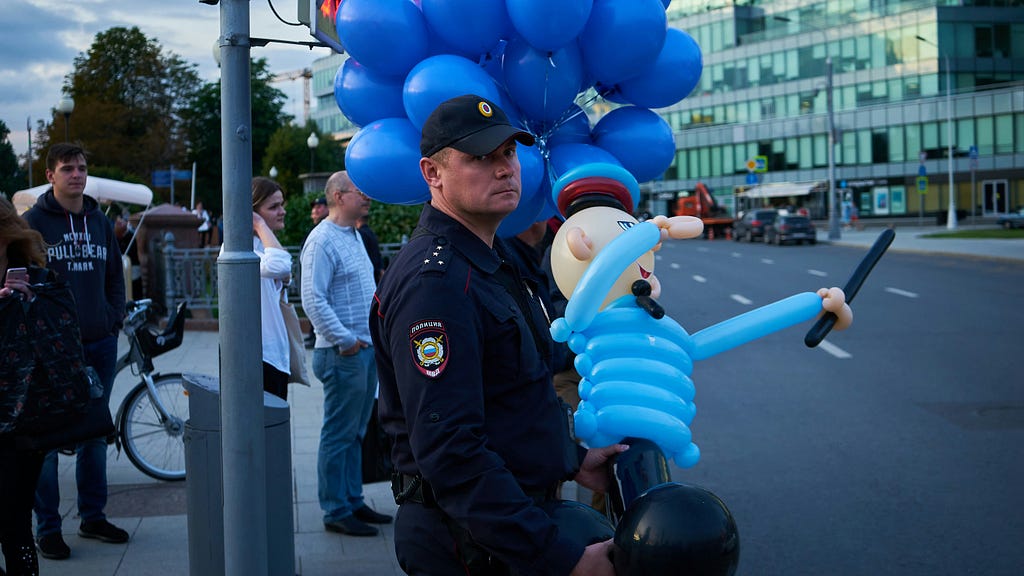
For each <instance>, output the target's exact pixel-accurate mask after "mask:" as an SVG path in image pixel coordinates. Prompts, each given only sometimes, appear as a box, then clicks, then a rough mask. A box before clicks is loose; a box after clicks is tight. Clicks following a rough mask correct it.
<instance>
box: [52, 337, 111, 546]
mask: <svg viewBox="0 0 1024 576" xmlns="http://www.w3.org/2000/svg"><path fill="white" fill-rule="evenodd" d="M82 351H83V352H84V353H85V363H86V364H87V365H89V366H92V367H93V368H94V369H95V370H96V374H98V375H99V377H100V381H101V382H103V399H104V400H106V401H107V402H108V403H109V402H110V391H111V390H112V389H113V388H114V376H115V374H114V368H116V366H117V337H116V336H109V337H107V338H104V339H102V340H97V341H95V342H91V343H89V344H83V345H82ZM75 464H76V468H75V480H76V483H77V484H78V515H79V516H80V517H81V519H82V522H95V521H97V520H104V519H106V515H105V514H104V513H103V509H104V508H106V506H107V441H106V439H105V438H97V439H95V440H90V441H88V442H83V443H82V444H79V445H78V450H77V458H76V462H75ZM35 511H36V535H37V536H45V535H47V534H53V533H54V532H60V528H61V517H60V484H59V482H58V479H57V452H56V451H54V452H50V453H48V454H47V455H46V457H45V458H44V459H43V469H42V472H40V474H39V482H38V483H37V484H36V501H35Z"/></svg>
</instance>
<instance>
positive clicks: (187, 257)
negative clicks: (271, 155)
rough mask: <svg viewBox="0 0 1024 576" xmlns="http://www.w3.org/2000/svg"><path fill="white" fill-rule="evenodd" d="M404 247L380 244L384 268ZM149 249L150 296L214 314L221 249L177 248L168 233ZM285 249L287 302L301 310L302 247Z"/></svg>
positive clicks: (167, 303)
mask: <svg viewBox="0 0 1024 576" xmlns="http://www.w3.org/2000/svg"><path fill="white" fill-rule="evenodd" d="M402 246H403V244H402V243H401V242H396V243H390V244H381V245H380V249H381V255H382V256H383V260H384V266H385V267H387V264H388V262H390V260H391V258H392V257H393V256H394V255H395V254H397V253H398V251H399V250H400V249H401V248H402ZM150 250H151V254H152V256H153V257H152V258H150V260H149V261H150V262H151V263H152V264H153V265H155V266H156V271H155V274H151V275H150V278H151V279H153V281H151V283H150V284H151V285H150V286H149V289H148V297H150V298H153V300H155V301H157V302H160V304H162V305H163V306H164V307H165V309H167V310H171V309H173V307H174V306H177V304H178V303H179V302H182V301H187V302H188V306H189V309H192V310H208V311H210V312H211V313H212V312H214V311H215V310H216V309H217V305H218V301H217V257H218V256H219V255H220V248H219V247H216V246H214V247H210V248H178V247H176V246H175V238H174V235H172V234H165V235H164V237H163V238H162V239H159V240H156V241H153V242H152V243H151V245H150ZM285 250H287V251H288V253H289V254H291V255H292V282H291V284H290V285H289V286H288V300H289V301H290V302H292V303H293V304H295V307H296V309H297V310H299V311H301V309H302V297H301V295H302V268H301V266H302V264H301V262H300V261H299V254H300V253H301V251H302V248H301V247H300V246H285ZM154 284H155V285H154ZM300 313H301V312H300Z"/></svg>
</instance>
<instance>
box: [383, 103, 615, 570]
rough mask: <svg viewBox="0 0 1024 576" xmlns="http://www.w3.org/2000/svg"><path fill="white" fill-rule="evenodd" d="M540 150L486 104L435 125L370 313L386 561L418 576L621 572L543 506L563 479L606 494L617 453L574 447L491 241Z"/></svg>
mask: <svg viewBox="0 0 1024 576" xmlns="http://www.w3.org/2000/svg"><path fill="white" fill-rule="evenodd" d="M533 142H534V138H533V136H531V135H530V134H528V133H527V132H523V131H521V130H519V129H517V128H515V127H513V126H512V125H511V124H510V123H509V121H508V118H507V117H506V115H505V113H504V112H503V111H502V110H501V109H500V108H498V107H497V106H496V105H495V104H494V103H493V102H490V101H488V100H487V99H485V98H481V97H479V96H474V95H465V96H459V97H456V98H453V99H451V100H448V101H446V102H443V103H442V104H440V105H439V106H438V107H437V108H436V109H435V110H434V111H433V113H431V115H430V117H429V118H427V121H426V122H425V123H424V125H423V130H422V138H421V140H420V152H421V153H422V156H423V158H422V159H421V160H420V171H421V172H422V175H423V178H424V179H425V180H426V182H427V184H428V186H429V188H430V192H431V200H430V202H429V203H428V204H426V205H425V206H424V208H423V213H422V214H421V216H420V221H419V225H418V227H417V229H416V231H415V232H414V233H413V234H412V238H411V239H410V241H409V243H408V245H406V246H405V247H404V248H402V251H401V252H399V253H398V255H397V257H396V258H395V259H394V260H393V262H392V264H391V266H390V267H389V268H388V273H387V274H385V275H384V279H383V281H382V283H381V285H380V287H379V288H378V290H377V294H376V297H375V299H374V304H373V307H372V309H371V311H370V331H371V335H372V337H373V343H374V346H375V349H376V360H377V366H378V377H379V380H380V418H381V425H382V426H383V428H384V430H385V431H386V432H387V433H388V435H389V436H390V437H391V439H392V441H393V443H394V448H393V450H392V461H393V463H394V466H395V470H396V473H395V475H394V477H393V482H392V488H393V490H394V492H395V498H396V501H397V502H398V503H399V504H400V507H399V510H398V515H397V517H396V520H395V551H396V554H397V557H398V560H399V564H400V565H401V566H402V569H403V570H405V572H406V573H408V574H411V575H420V574H430V575H450V574H466V573H469V574H513V573H514V574H522V575H526V574H552V575H556V574H557V575H566V574H573V575H576V574H588V575H611V574H613V573H614V570H613V567H612V564H611V562H610V561H609V559H608V554H609V551H610V546H611V541H610V540H608V541H605V542H599V543H595V544H589V543H587V542H578V541H574V540H573V539H572V538H570V537H569V532H570V531H565V530H563V531H560V530H559V528H558V526H557V525H556V524H555V523H554V522H553V521H552V520H551V519H550V518H549V517H548V515H547V514H545V513H544V511H543V510H542V508H541V507H540V505H541V504H543V501H545V500H550V499H553V498H554V496H555V490H556V488H557V485H558V483H559V482H560V481H563V480H570V479H575V480H576V481H577V482H579V483H580V484H582V485H584V486H587V487H589V488H591V489H592V490H595V491H604V490H605V489H606V488H607V476H606V464H607V461H608V459H609V458H610V457H611V456H613V455H615V454H618V453H620V452H622V451H623V450H626V446H624V445H619V444H616V445H612V446H609V447H606V448H600V449H593V450H589V451H587V450H584V449H582V448H579V447H577V446H576V445H575V444H573V443H572V441H571V440H570V438H569V433H568V426H567V412H566V410H565V409H564V407H563V406H564V405H561V404H560V403H559V401H558V399H557V398H556V396H555V393H554V390H553V389H552V386H551V366H550V365H549V363H550V360H551V352H552V342H551V339H550V337H549V335H548V331H547V322H546V321H545V315H544V310H543V309H542V307H541V306H539V305H538V304H537V302H536V300H535V299H534V298H533V294H532V293H531V290H530V289H529V288H528V286H527V285H526V284H524V282H523V279H522V277H521V276H520V275H519V273H518V271H517V270H516V268H515V267H514V266H513V265H511V264H510V262H509V260H508V257H507V252H506V251H505V248H504V246H503V243H502V241H501V240H500V239H497V238H495V233H496V231H497V229H498V225H499V224H500V222H501V220H502V219H503V218H504V217H505V216H507V215H508V214H509V213H511V212H512V211H513V210H514V209H515V208H516V206H517V205H518V202H519V196H520V167H519V160H518V157H517V156H516V146H517V145H518V144H524V145H528V146H529V145H532V144H533Z"/></svg>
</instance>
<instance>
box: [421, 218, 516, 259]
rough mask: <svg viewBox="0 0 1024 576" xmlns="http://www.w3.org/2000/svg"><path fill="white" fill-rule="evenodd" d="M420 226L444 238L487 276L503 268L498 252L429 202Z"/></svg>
mask: <svg viewBox="0 0 1024 576" xmlns="http://www.w3.org/2000/svg"><path fill="white" fill-rule="evenodd" d="M420 226H423V227H424V228H426V229H427V230H430V232H431V233H432V234H434V235H435V236H444V237H445V238H446V239H447V241H448V243H449V245H450V246H451V247H452V248H453V249H455V250H458V251H459V253H460V254H462V255H463V256H465V257H466V260H469V263H470V264H472V265H473V266H474V267H476V268H479V269H480V270H483V271H484V272H485V273H487V274H494V273H495V272H496V271H497V270H498V267H499V266H501V258H500V257H499V256H498V254H497V252H495V251H494V250H492V249H491V248H489V247H488V246H487V244H485V243H484V241H483V240H481V239H480V238H479V237H477V235H476V234H473V233H472V232H470V231H469V229H468V228H466V227H465V226H463V225H462V224H461V223H460V222H459V221H458V220H456V219H454V218H452V217H451V216H449V215H447V214H445V213H444V212H441V211H440V210H438V209H437V208H434V207H433V206H431V205H430V203H429V202H428V203H427V204H426V205H425V206H424V207H423V213H422V214H421V216H420ZM495 240H497V238H495Z"/></svg>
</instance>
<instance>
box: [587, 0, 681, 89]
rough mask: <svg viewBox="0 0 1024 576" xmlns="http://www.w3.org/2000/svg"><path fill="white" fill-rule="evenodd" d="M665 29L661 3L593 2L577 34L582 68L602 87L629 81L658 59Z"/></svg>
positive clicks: (646, 0) (631, 0)
mask: <svg viewBox="0 0 1024 576" xmlns="http://www.w3.org/2000/svg"><path fill="white" fill-rule="evenodd" d="M666 27H667V24H666V19H665V8H664V7H663V6H662V4H661V0H629V1H628V2H623V1H622V0H594V8H593V10H592V11H591V13H590V20H588V21H587V25H586V27H585V28H584V29H583V32H581V33H580V47H581V48H582V49H583V66H584V68H585V69H586V70H587V73H588V74H589V75H590V76H591V77H593V78H594V80H595V81H597V82H601V83H603V84H616V83H618V82H621V81H622V80H626V79H627V78H632V77H633V76H636V75H637V74H639V73H640V72H641V71H642V70H644V69H645V68H646V67H648V66H650V65H651V63H652V62H654V59H655V58H657V57H658V53H659V52H660V51H661V46H662V44H664V43H665V31H666Z"/></svg>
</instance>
